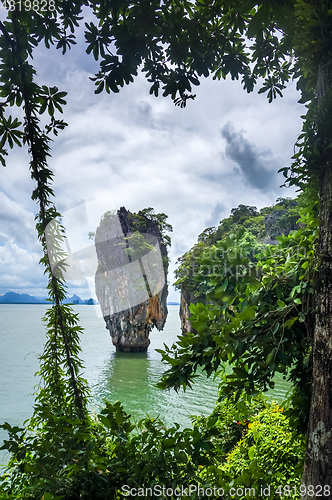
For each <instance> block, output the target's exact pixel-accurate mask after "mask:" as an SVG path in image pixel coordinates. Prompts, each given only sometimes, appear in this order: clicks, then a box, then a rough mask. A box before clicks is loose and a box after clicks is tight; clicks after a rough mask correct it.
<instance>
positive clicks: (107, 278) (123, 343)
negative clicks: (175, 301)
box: [95, 207, 171, 352]
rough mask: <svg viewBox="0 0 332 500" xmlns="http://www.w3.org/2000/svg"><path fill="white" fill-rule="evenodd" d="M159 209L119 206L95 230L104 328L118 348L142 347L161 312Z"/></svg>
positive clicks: (163, 256) (163, 276)
mask: <svg viewBox="0 0 332 500" xmlns="http://www.w3.org/2000/svg"><path fill="white" fill-rule="evenodd" d="M166 217H167V216H165V214H154V213H153V212H152V209H145V210H142V211H140V212H138V213H137V214H135V213H131V212H129V211H128V210H126V209H125V208H124V207H121V208H120V210H118V211H117V212H116V213H114V214H112V213H110V212H107V213H106V214H105V215H104V216H103V217H102V220H101V221H100V224H99V226H98V228H97V230H96V234H95V246H96V251H97V257H98V269H97V272H96V275H95V287H96V295H97V297H98V300H99V303H100V306H101V309H102V313H103V316H104V320H105V322H106V328H107V329H108V330H109V333H110V336H111V338H112V342H113V345H114V346H115V347H116V349H117V350H119V351H125V352H135V351H146V350H147V348H148V346H149V344H150V339H149V334H150V332H151V330H152V328H153V327H154V326H155V327H156V328H157V329H158V330H162V329H163V327H164V325H165V322H166V318H167V295H168V289H167V266H168V258H167V244H168V241H169V239H167V237H165V235H164V234H163V232H164V231H163V229H164V228H165V226H167V229H168V230H170V229H169V228H170V227H171V226H169V225H168V224H165V218H166Z"/></svg>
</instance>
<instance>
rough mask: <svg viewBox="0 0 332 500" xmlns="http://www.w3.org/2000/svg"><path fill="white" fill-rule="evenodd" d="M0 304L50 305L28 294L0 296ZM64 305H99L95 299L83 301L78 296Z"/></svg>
mask: <svg viewBox="0 0 332 500" xmlns="http://www.w3.org/2000/svg"><path fill="white" fill-rule="evenodd" d="M0 304H49V302H48V301H47V300H46V297H33V296H32V295H28V294H27V293H15V292H7V293H5V295H0ZM64 304H86V305H93V304H97V302H95V301H94V300H93V299H91V298H90V299H87V300H82V299H81V297H79V296H78V295H73V296H72V297H68V298H67V299H66V300H65V301H64Z"/></svg>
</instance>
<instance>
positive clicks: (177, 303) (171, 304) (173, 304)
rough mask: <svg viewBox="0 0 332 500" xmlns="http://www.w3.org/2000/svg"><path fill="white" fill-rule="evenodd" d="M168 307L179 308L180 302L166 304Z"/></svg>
mask: <svg viewBox="0 0 332 500" xmlns="http://www.w3.org/2000/svg"><path fill="white" fill-rule="evenodd" d="M167 305H168V306H179V305H180V302H167Z"/></svg>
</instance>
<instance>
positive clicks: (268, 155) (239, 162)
mask: <svg viewBox="0 0 332 500" xmlns="http://www.w3.org/2000/svg"><path fill="white" fill-rule="evenodd" d="M220 133H221V136H222V138H223V139H225V141H226V148H225V158H226V159H229V160H231V161H232V162H233V163H235V164H236V168H235V172H239V171H240V173H241V174H242V175H243V177H244V179H245V181H246V183H247V184H249V186H250V187H253V188H256V189H259V190H260V191H263V190H264V191H269V190H275V186H276V174H277V171H278V168H280V166H281V165H278V161H277V160H276V158H275V157H274V155H273V153H272V151H271V150H270V149H268V148H266V149H259V148H257V147H256V145H255V144H253V143H250V142H249V141H248V139H246V138H245V137H244V134H243V132H242V131H238V132H237V131H236V130H235V127H234V125H233V123H231V122H227V123H226V125H224V126H223V127H222V129H221V130H220Z"/></svg>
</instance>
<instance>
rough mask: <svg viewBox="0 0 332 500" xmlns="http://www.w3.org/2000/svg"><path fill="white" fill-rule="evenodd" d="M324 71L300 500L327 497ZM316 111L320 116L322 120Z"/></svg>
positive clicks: (328, 230)
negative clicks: (311, 332)
mask: <svg viewBox="0 0 332 500" xmlns="http://www.w3.org/2000/svg"><path fill="white" fill-rule="evenodd" d="M325 71H326V70H325ZM325 71H323V70H320V71H319V74H318V85H317V96H318V106H319V107H320V109H319V110H318V138H319V146H318V147H319V149H320V150H321V151H322V152H324V154H323V158H324V160H322V163H323V165H322V169H321V171H320V193H319V194H320V226H319V239H318V245H317V249H316V256H317V263H318V270H317V278H318V279H317V281H316V287H315V288H316V290H315V292H316V313H315V329H314V342H313V353H312V355H313V381H312V395H311V405H310V414H309V426H308V433H307V449H306V454H305V463H304V472H303V477H302V490H303V492H304V495H302V497H301V498H304V499H305V500H306V499H308V500H309V499H310V500H312V499H313V498H319V497H320V496H321V497H322V498H332V161H331V158H330V156H331V153H328V150H327V147H326V146H327V143H328V142H330V141H331V138H330V137H327V136H328V135H329V134H328V132H327V127H326V126H325V124H324V123H323V122H324V116H325V120H326V113H327V110H326V109H324V112H323V109H322V108H323V107H324V108H325V104H326V100H325V99H326V98H327V96H328V93H329V85H327V83H328V81H329V79H328V75H327V74H326V72H325ZM330 116H331V115H330ZM320 117H323V118H322V121H321V122H320ZM327 141H328V142H327ZM310 485H311V487H310ZM324 487H325V490H324Z"/></svg>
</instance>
